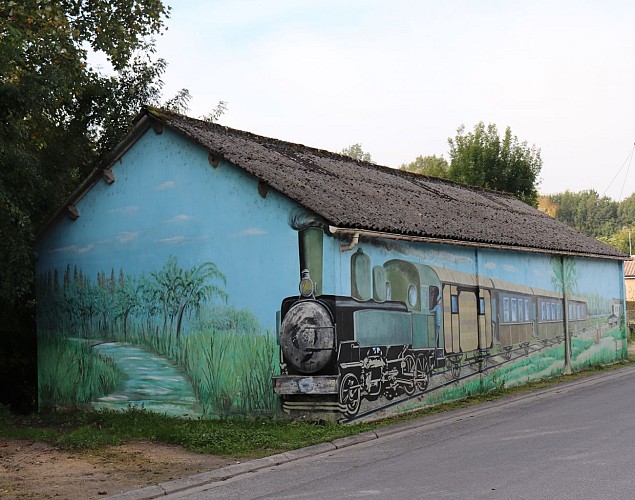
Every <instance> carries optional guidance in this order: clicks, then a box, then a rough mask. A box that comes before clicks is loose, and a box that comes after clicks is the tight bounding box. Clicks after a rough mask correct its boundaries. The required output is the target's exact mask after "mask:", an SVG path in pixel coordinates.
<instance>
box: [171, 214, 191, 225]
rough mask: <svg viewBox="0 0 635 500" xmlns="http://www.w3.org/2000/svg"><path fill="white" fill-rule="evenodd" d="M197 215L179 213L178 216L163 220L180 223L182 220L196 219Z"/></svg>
mask: <svg viewBox="0 0 635 500" xmlns="http://www.w3.org/2000/svg"><path fill="white" fill-rule="evenodd" d="M195 219H196V217H192V216H191V215H185V214H181V215H177V216H176V217H172V218H171V219H168V220H165V221H163V222H167V223H168V224H179V223H181V222H188V221H191V220H195Z"/></svg>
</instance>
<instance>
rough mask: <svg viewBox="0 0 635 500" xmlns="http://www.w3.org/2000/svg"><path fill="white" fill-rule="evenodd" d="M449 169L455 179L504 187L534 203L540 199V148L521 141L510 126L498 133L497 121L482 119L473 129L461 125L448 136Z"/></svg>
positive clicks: (508, 191)
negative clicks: (451, 135) (485, 122)
mask: <svg viewBox="0 0 635 500" xmlns="http://www.w3.org/2000/svg"><path fill="white" fill-rule="evenodd" d="M448 143H449V145H450V169H449V172H448V177H449V178H450V179H452V180H454V181H457V182H462V183H465V184H471V185H473V186H478V187H485V188H489V189H494V190H496V191H504V192H507V193H511V194H513V195H515V196H517V197H518V198H519V199H520V200H522V201H524V202H525V203H528V204H530V205H532V206H537V203H538V190H537V187H538V183H539V177H538V176H539V174H540V169H541V168H542V159H541V157H540V150H539V149H537V148H536V147H535V146H528V144H527V142H520V141H519V140H518V138H517V137H516V136H513V135H512V132H511V129H510V128H509V127H507V129H506V130H505V134H504V136H503V137H502V138H501V137H499V135H498V130H497V128H496V125H494V124H490V125H488V126H487V127H485V124H484V123H483V122H479V123H477V124H476V126H475V127H474V131H472V132H466V130H465V127H464V126H463V125H461V126H460V127H459V128H458V129H457V133H456V137H454V138H449V139H448Z"/></svg>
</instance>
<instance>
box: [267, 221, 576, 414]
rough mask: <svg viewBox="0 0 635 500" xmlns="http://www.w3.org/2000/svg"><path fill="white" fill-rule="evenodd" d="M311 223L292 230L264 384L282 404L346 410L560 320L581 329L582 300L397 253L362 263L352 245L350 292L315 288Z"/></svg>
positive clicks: (499, 351) (533, 336) (552, 330)
mask: <svg viewBox="0 0 635 500" xmlns="http://www.w3.org/2000/svg"><path fill="white" fill-rule="evenodd" d="M318 231H319V232H321V230H318V229H309V230H304V231H301V233H300V265H301V267H302V280H301V282H300V286H299V288H300V294H299V296H292V297H287V298H285V299H284V300H283V302H282V306H281V310H280V324H279V334H278V338H279V344H280V349H281V353H280V356H281V358H280V359H281V375H280V376H276V377H274V387H275V391H276V393H277V394H279V395H280V396H282V398H283V407H284V408H285V409H287V410H289V411H292V410H298V409H299V410H305V411H307V410H309V411H310V410H316V411H323V410H328V411H336V412H338V411H339V412H342V413H343V414H344V415H345V416H346V417H347V418H353V417H355V416H356V415H357V414H358V412H359V410H360V406H361V402H362V400H367V401H375V400H377V399H378V398H380V397H382V398H385V400H386V401H392V400H393V399H394V398H397V397H401V396H403V397H412V396H413V395H415V394H420V393H422V392H424V391H425V390H426V389H427V388H428V385H429V382H430V379H431V377H432V375H433V373H435V372H441V371H442V372H444V373H446V372H447V373H449V374H450V376H451V377H453V378H454V379H458V378H459V377H460V375H461V368H462V366H465V365H466V364H470V363H475V362H482V361H483V360H486V359H488V358H490V357H492V356H500V357H501V358H502V359H503V360H509V359H510V358H511V356H512V352H513V351H515V350H524V351H525V353H527V352H529V346H530V345H531V344H532V343H540V342H542V343H543V344H544V345H547V344H549V343H554V342H559V341H561V340H562V339H563V338H564V321H568V323H569V330H570V331H572V332H574V331H577V330H579V329H582V328H585V327H586V324H587V321H588V312H587V305H586V302H585V301H584V299H583V298H570V299H569V300H567V303H568V306H567V308H566V310H565V307H564V303H565V301H564V299H563V297H562V296H561V295H560V294H558V293H555V292H552V291H548V290H541V289H536V288H531V287H528V286H525V285H522V284H515V283H510V282H507V281H503V280H500V279H494V278H489V277H485V276H475V275H471V274H468V273H464V272H459V271H455V270H449V269H446V268H442V267H436V266H431V265H424V264H421V263H418V262H413V261H409V260H405V259H401V258H391V259H389V260H386V261H385V262H383V263H382V264H381V265H375V266H374V267H372V266H371V259H370V258H369V256H368V255H366V254H365V253H364V250H363V247H362V246H361V245H360V246H358V247H357V249H356V251H355V252H354V253H353V254H352V255H351V257H350V276H351V288H350V290H351V295H350V296H343V295H328V294H326V295H324V294H322V293H321V291H322V290H321V284H320V283H319V282H317V283H316V282H315V281H314V280H313V279H312V274H311V270H313V271H315V272H316V274H317V275H318V276H321V274H322V263H321V254H320V252H319V251H318V252H315V251H314V250H312V249H315V248H316V246H317V247H318V248H319V246H320V245H315V244H314V243H311V241H312V240H315V241H319V240H320V234H319V233H318ZM565 313H566V314H565ZM565 316H566V317H565Z"/></svg>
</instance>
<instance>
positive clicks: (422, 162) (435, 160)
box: [399, 155, 450, 179]
mask: <svg viewBox="0 0 635 500" xmlns="http://www.w3.org/2000/svg"><path fill="white" fill-rule="evenodd" d="M399 169H400V170H406V171H407V172H414V173H415V174H421V175H427V176H430V177H441V178H444V179H447V178H448V175H449V169H450V166H449V165H448V162H447V161H446V159H445V158H443V156H436V155H432V156H417V157H416V158H415V159H414V161H411V162H410V163H404V164H403V165H401V167H399Z"/></svg>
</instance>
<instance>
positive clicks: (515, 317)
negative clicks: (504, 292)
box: [511, 299, 518, 322]
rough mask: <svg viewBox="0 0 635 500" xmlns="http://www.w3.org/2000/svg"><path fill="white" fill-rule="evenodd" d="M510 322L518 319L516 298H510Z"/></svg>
mask: <svg viewBox="0 0 635 500" xmlns="http://www.w3.org/2000/svg"><path fill="white" fill-rule="evenodd" d="M511 310H512V322H513V321H518V315H517V314H516V299H512V307H511Z"/></svg>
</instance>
